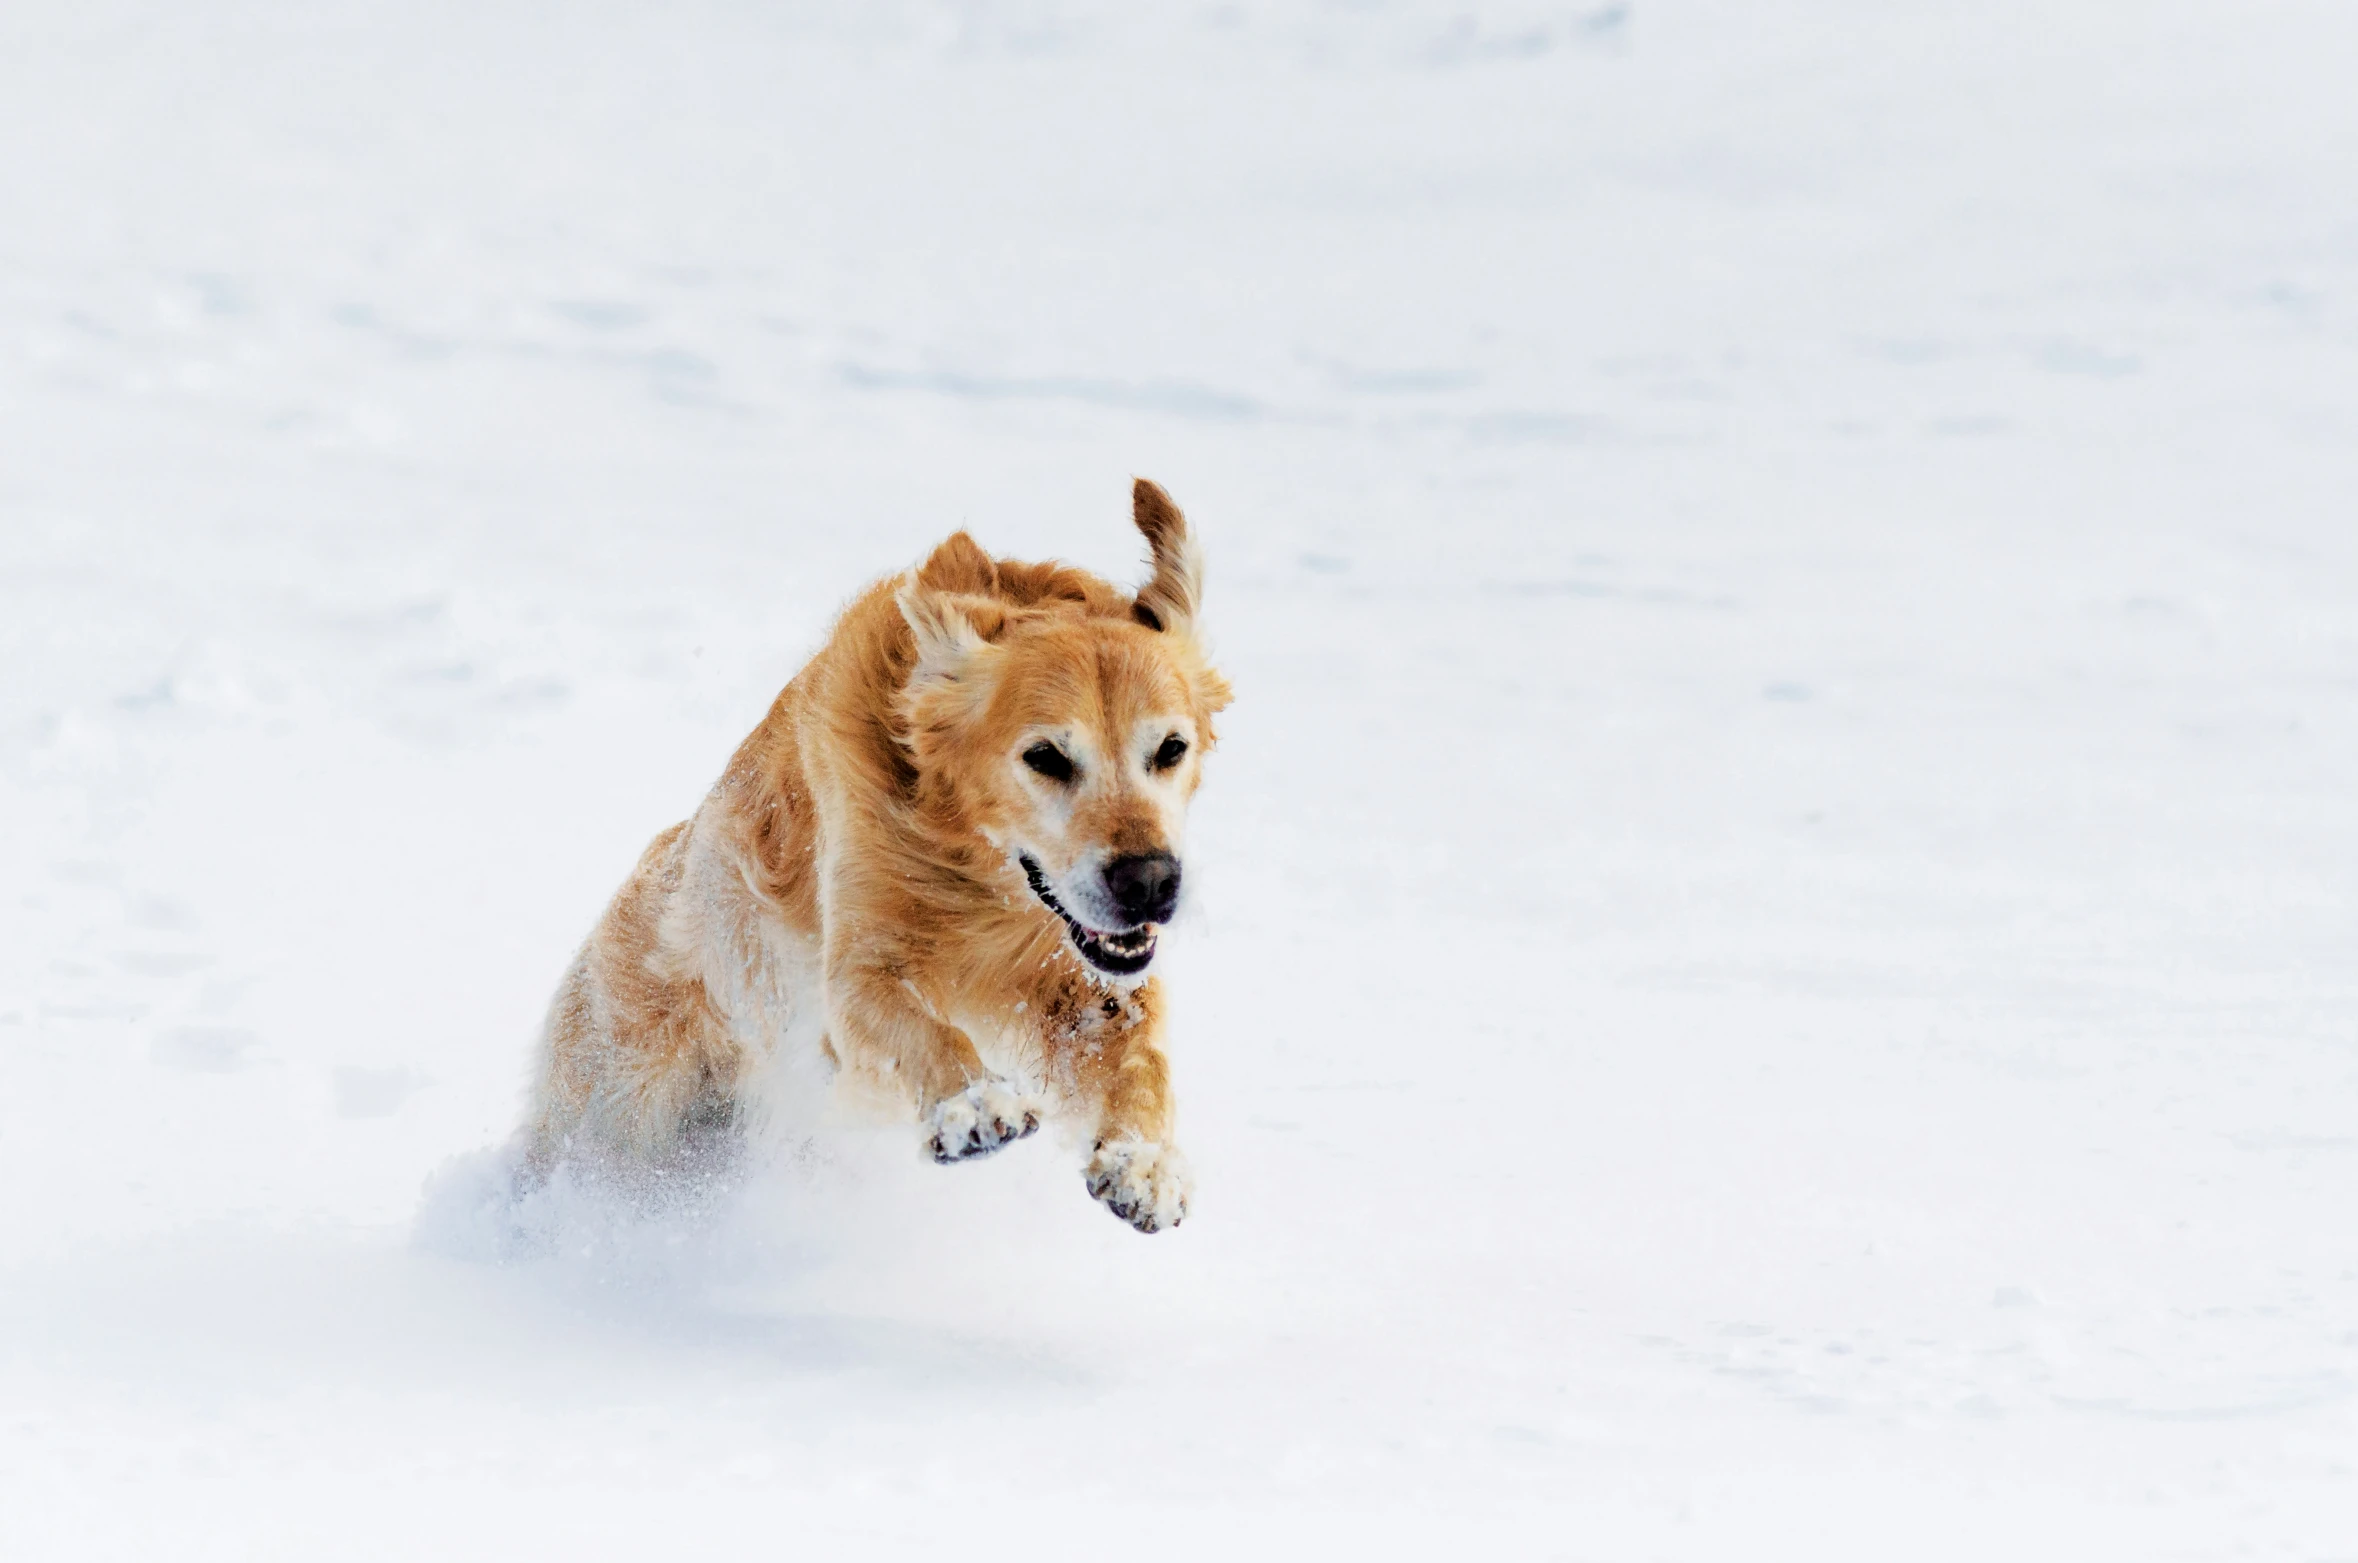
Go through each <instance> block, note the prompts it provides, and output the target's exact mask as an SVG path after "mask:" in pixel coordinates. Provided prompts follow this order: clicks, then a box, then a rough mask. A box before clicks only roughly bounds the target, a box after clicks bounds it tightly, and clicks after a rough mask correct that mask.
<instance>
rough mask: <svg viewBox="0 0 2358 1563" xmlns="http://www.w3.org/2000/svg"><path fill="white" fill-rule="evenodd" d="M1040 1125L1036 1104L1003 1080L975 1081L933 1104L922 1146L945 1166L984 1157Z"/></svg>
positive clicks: (1012, 1142)
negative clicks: (954, 1094)
mask: <svg viewBox="0 0 2358 1563" xmlns="http://www.w3.org/2000/svg"><path fill="white" fill-rule="evenodd" d="M1038 1127H1040V1104H1039V1103H1037V1102H1035V1101H1032V1100H1030V1099H1029V1098H1027V1097H1025V1096H1022V1095H1020V1094H1018V1093H1017V1092H1016V1090H1015V1089H1014V1087H1012V1086H1010V1085H1008V1084H1007V1083H1006V1082H1005V1081H1003V1080H978V1081H976V1082H975V1083H974V1084H973V1085H970V1086H968V1087H967V1088H966V1089H965V1090H963V1091H961V1092H959V1093H958V1094H957V1095H956V1096H952V1097H948V1098H946V1099H944V1100H943V1101H941V1102H938V1103H936V1104H935V1106H934V1109H933V1111H932V1113H931V1114H929V1115H928V1116H927V1118H926V1140H925V1148H926V1149H927V1150H928V1151H931V1152H932V1153H933V1159H934V1160H935V1161H938V1162H941V1163H943V1164H944V1165H947V1164H948V1163H950V1162H953V1161H972V1160H974V1159H975V1158H976V1157H978V1156H988V1155H989V1154H991V1152H993V1151H995V1150H999V1149H1001V1148H1002V1147H1004V1146H1008V1145H1013V1144H1014V1143H1015V1142H1016V1141H1017V1140H1020V1139H1022V1138H1023V1137H1024V1136H1025V1135H1027V1134H1029V1133H1031V1132H1032V1131H1033V1130H1034V1129H1037V1128H1038Z"/></svg>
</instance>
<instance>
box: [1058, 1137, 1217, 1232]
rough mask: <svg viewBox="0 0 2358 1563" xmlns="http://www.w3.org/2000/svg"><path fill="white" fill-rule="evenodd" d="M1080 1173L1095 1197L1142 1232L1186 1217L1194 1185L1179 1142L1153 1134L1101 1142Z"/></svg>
mask: <svg viewBox="0 0 2358 1563" xmlns="http://www.w3.org/2000/svg"><path fill="white" fill-rule="evenodd" d="M1082 1176H1083V1178H1084V1179H1085V1180H1086V1181H1087V1182H1088V1185H1089V1192H1090V1194H1091V1195H1092V1196H1093V1197H1095V1198H1096V1199H1097V1200H1098V1201H1100V1202H1101V1203H1102V1204H1103V1205H1104V1206H1105V1208H1106V1209H1108V1210H1110V1211H1112V1212H1113V1213H1114V1214H1115V1215H1117V1216H1120V1217H1121V1218H1122V1219H1123V1220H1124V1221H1127V1222H1129V1223H1130V1225H1132V1226H1134V1227H1136V1228H1137V1229H1138V1230H1139V1231H1141V1232H1160V1231H1161V1230H1163V1228H1165V1227H1175V1226H1177V1225H1178V1224H1179V1223H1180V1222H1182V1221H1184V1220H1186V1219H1187V1196H1188V1195H1189V1194H1190V1193H1191V1192H1193V1190H1194V1187H1195V1180H1194V1179H1192V1178H1190V1177H1189V1176H1188V1174H1187V1158H1186V1157H1184V1156H1182V1155H1180V1154H1179V1147H1178V1146H1176V1145H1157V1144H1156V1143H1155V1142H1153V1141H1152V1140H1135V1139H1123V1140H1106V1141H1101V1142H1099V1144H1098V1146H1097V1150H1096V1153H1095V1154H1094V1155H1092V1156H1091V1157H1090V1158H1089V1166H1088V1170H1087V1171H1086V1172H1084V1173H1083V1174H1082Z"/></svg>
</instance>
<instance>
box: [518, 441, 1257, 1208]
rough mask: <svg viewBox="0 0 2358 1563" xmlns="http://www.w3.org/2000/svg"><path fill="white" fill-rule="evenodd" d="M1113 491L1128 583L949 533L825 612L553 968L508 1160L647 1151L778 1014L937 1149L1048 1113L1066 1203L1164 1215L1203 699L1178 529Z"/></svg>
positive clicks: (653, 1159)
mask: <svg viewBox="0 0 2358 1563" xmlns="http://www.w3.org/2000/svg"><path fill="white" fill-rule="evenodd" d="M1131 497H1132V509H1133V515H1134V519H1135V520H1136V523H1137V526H1138V530H1139V531H1140V532H1142V533H1144V534H1145V536H1146V542H1147V547H1148V550H1149V558H1150V562H1151V565H1152V575H1151V576H1150V578H1149V579H1148V580H1147V582H1146V584H1145V585H1144V586H1143V587H1141V588H1140V589H1139V590H1138V592H1137V593H1136V594H1135V595H1133V594H1132V593H1130V592H1127V591H1124V590H1122V589H1121V588H1119V587H1117V586H1114V585H1112V584H1111V583H1109V582H1107V581H1104V580H1101V579H1099V578H1098V577H1096V576H1094V575H1090V574H1088V573H1086V572H1084V571H1081V570H1077V569H1073V568H1071V567H1069V566H1065V565H1060V564H1055V563H1047V564H1027V563H1023V562H1021V561H1018V560H1013V559H993V558H992V557H991V556H990V555H988V554H986V553H984V552H983V550H982V549H981V548H980V547H979V546H977V545H976V543H975V541H974V539H972V538H971V537H969V536H967V535H966V534H965V533H964V532H959V533H956V534H954V535H953V536H952V537H951V538H950V539H949V540H948V541H947V542H945V543H943V544H942V545H941V546H940V547H939V548H936V549H935V550H934V551H933V554H932V556H931V557H929V558H928V559H927V560H926V561H925V562H924V563H923V564H922V565H920V566H918V567H917V568H916V569H914V570H911V571H908V572H907V573H906V574H904V575H902V576H899V577H895V578H888V579H886V580H883V581H880V582H878V583H877V584H876V585H875V586H873V587H871V588H869V589H868V591H867V592H865V593H864V594H863V595H861V596H860V597H859V598H858V599H857V600H856V601H854V602H853V603H852V605H851V606H850V607H849V608H848V609H846V610H845V612H844V613H843V616H842V617H841V618H840V619H839V620H838V621H837V622H836V625H835V628H834V630H833V633H832V634H831V635H830V637H829V639H828V641H827V644H826V646H825V647H824V648H823V649H822V650H821V651H820V652H819V654H818V655H817V656H815V657H813V658H812V659H811V661H810V663H809V664H808V665H807V666H806V667H804V668H803V670H802V671H801V672H800V673H798V674H796V675H795V677H794V679H793V681H792V682H790V683H789V684H787V686H786V688H785V690H784V691H783V692H782V693H781V694H780V695H779V696H778V698H777V700H776V702H775V703H774V704H773V705H772V706H771V707H770V710H769V714H768V716H767V717H765V718H764V719H763V721H762V723H761V725H760V726H759V727H757V728H755V729H754V731H753V734H752V736H750V737H749V738H747V739H746V740H745V742H744V743H743V744H742V745H740V746H739V748H738V750H737V752H736V754H735V756H734V757H733V758H732V759H731V760H730V762H729V766H728V769H727V770H726V771H725V772H724V773H723V774H722V776H721V779H720V781H719V782H718V783H717V784H715V785H714V787H713V789H712V791H711V792H710V793H708V794H707V795H706V796H705V799H704V802H703V805H702V806H701V807H700V808H698V809H697V811H696V813H695V815H694V817H693V818H691V819H688V820H686V821H684V822H683V823H681V824H678V825H674V826H672V827H671V828H670V829H669V830H666V831H665V832H663V834H661V835H659V836H657V837H656V838H655V840H654V841H653V843H652V844H650V845H649V846H648V848H647V850H646V852H645V853H644V854H643V855H642V856H641V857H640V859H639V863H638V867H637V869H636V870H634V871H633V873H632V874H631V876H630V879H629V880H628V882H626V883H625V884H624V885H623V887H622V889H621V891H620V892H619V893H617V894H616V896H615V897H614V900H613V902H612V904H611V905H609V906H608V907H607V908H606V913H605V916H604V917H603V918H602V919H601V920H600V921H599V923H598V926H597V928H596V930H595V931H594V932H592V933H591V935H590V937H589V940H588V942H587V943H586V944H584V945H583V946H582V948H581V951H580V953H579V954H578V955H577V956H576V957H575V958H574V961H573V964H572V966H571V968H570V969H569V970H568V971H567V973H566V975H565V980H564V982H563V983H562V985H561V986H560V987H559V988H558V991H557V995H556V998H555V1000H554V1001H553V1002H552V1003H551V1005H550V1008H549V1014H548V1020H547V1024H546V1028H545V1031H544V1034H543V1037H542V1044H541V1050H540V1055H539V1066H538V1071H537V1080H536V1083H535V1087H534V1092H533V1107H532V1113H531V1117H530V1120H529V1122H528V1123H527V1125H526V1128H525V1131H524V1166H525V1169H526V1173H527V1176H528V1177H531V1178H535V1179H538V1178H545V1177H546V1176H547V1175H548V1174H549V1172H550V1171H551V1170H552V1169H553V1168H554V1167H555V1166H556V1165H557V1164H558V1163H560V1162H561V1161H563V1160H564V1159H566V1158H567V1157H569V1156H576V1155H583V1156H593V1157H601V1158H615V1157H620V1158H623V1159H625V1160H626V1161H636V1162H639V1163H642V1164H647V1165H659V1164H661V1163H662V1161H663V1159H664V1158H665V1157H667V1156H670V1155H674V1154H676V1153H677V1152H678V1150H679V1147H680V1146H681V1145H682V1144H683V1142H684V1141H685V1140H686V1139H688V1138H689V1137H690V1136H692V1135H693V1134H694V1133H695V1132H696V1131H697V1130H698V1129H699V1128H700V1127H701V1128H710V1127H713V1126H716V1125H728V1124H730V1123H731V1122H733V1121H735V1120H737V1119H738V1118H739V1116H740V1112H741V1109H742V1107H743V1106H744V1105H745V1103H744V1098H745V1096H746V1094H747V1093H748V1091H749V1090H750V1089H751V1081H752V1080H753V1079H754V1077H755V1076H756V1074H757V1072H758V1071H759V1070H760V1068H761V1066H763V1065H764V1064H766V1063H768V1062H769V1061H771V1060H772V1059H773V1058H774V1057H775V1056H776V1054H777V1052H778V1050H779V1049H780V1047H781V1046H782V1042H783V1039H784V1038H785V1037H786V1036H787V1035H788V1033H789V1031H790V1029H791V1028H792V1027H793V1026H794V1025H795V1024H796V1023H797V1020H798V1017H799V1018H802V1019H807V1020H809V1021H811V1022H813V1023H814V1024H815V1029H817V1030H818V1032H819V1035H818V1042H817V1046H818V1049H819V1052H820V1053H821V1054H822V1055H823V1056H824V1059H825V1061H826V1063H827V1064H828V1065H830V1066H832V1071H833V1073H834V1074H835V1075H836V1076H837V1077H839V1078H840V1077H845V1076H849V1077H854V1078H856V1079H857V1080H858V1081H860V1082H862V1083H863V1084H864V1085H865V1086H867V1087H868V1088H869V1089H870V1090H871V1091H873V1090H876V1089H881V1090H882V1091H884V1092H885V1093H886V1094H887V1095H888V1096H889V1097H890V1098H891V1099H894V1100H897V1101H898V1102H900V1103H902V1104H904V1105H905V1106H906V1108H907V1109H908V1110H909V1111H911V1112H913V1113H914V1115H915V1117H916V1120H917V1122H918V1124H919V1125H920V1133H921V1136H922V1144H923V1146H924V1148H925V1149H926V1150H927V1151H928V1152H929V1153H930V1154H931V1155H932V1157H933V1158H934V1160H936V1161H939V1162H944V1163H949V1162H958V1161H971V1160H974V1159H975V1158H977V1157H982V1156H988V1155H990V1154H992V1153H993V1152H995V1151H998V1150H1001V1149H1003V1148H1004V1147H1006V1146H1008V1145H1010V1144H1012V1143H1013V1142H1015V1141H1017V1140H1020V1139H1022V1138H1024V1137H1025V1136H1026V1135H1029V1134H1031V1133H1032V1132H1033V1131H1034V1130H1036V1129H1037V1128H1039V1126H1040V1124H1041V1122H1042V1120H1043V1119H1044V1118H1049V1117H1054V1118H1056V1119H1057V1120H1059V1121H1060V1122H1062V1123H1064V1124H1067V1125H1069V1126H1072V1127H1075V1128H1077V1129H1079V1130H1080V1131H1082V1133H1081V1139H1082V1141H1083V1142H1084V1143H1085V1144H1087V1145H1088V1147H1089V1155H1088V1162H1087V1166H1086V1169H1085V1171H1084V1179H1085V1182H1086V1184H1087V1187H1088V1190H1089V1192H1090V1194H1092V1195H1093V1196H1095V1197H1096V1198H1097V1199H1098V1200H1099V1201H1100V1202H1102V1203H1103V1204H1104V1205H1105V1206H1106V1207H1107V1208H1108V1209H1110V1210H1112V1211H1113V1213H1114V1214H1115V1215H1117V1216H1119V1217H1121V1218H1122V1219H1123V1220H1124V1221H1127V1222H1128V1223H1130V1225H1132V1226H1134V1227H1136V1228H1137V1229H1138V1230H1139V1231H1141V1232H1159V1231H1161V1230H1162V1229H1164V1228H1166V1227H1174V1226H1177V1225H1178V1224H1179V1222H1180V1221H1181V1220H1182V1219H1183V1218H1184V1217H1185V1216H1186V1214H1187V1201H1188V1191H1189V1181H1188V1173H1187V1166H1186V1162H1185V1159H1184V1158H1183V1157H1182V1156H1181V1155H1180V1152H1179V1149H1178V1147H1177V1145H1176V1144H1175V1143H1173V1139H1172V1127H1173V1123H1172V1120H1173V1102H1172V1095H1171V1071H1170V1065H1169V1063H1168V1061H1167V1060H1166V1059H1165V1057H1164V1054H1163V999H1162V993H1161V989H1160V986H1159V984H1158V983H1157V982H1156V981H1155V979H1154V978H1153V977H1152V976H1151V975H1150V973H1151V970H1152V967H1153V963H1154V957H1155V949H1156V944H1157V941H1158V939H1159V938H1160V935H1161V933H1162V930H1163V928H1164V926H1165V925H1166V924H1168V923H1169V922H1170V920H1171V917H1172V914H1173V912H1174V911H1175V909H1176V908H1177V907H1178V904H1179V893H1180V880H1181V857H1180V845H1181V826H1182V824H1183V822H1184V819H1185V815H1186V811H1187V805H1188V802H1189V800H1190V799H1191V798H1192V797H1193V796H1194V794H1195V790H1196V787H1197V785H1198V784H1199V783H1200V782H1201V780H1202V777H1203V770H1202V766H1203V759H1204V756H1205V754H1206V753H1207V752H1208V751H1209V750H1210V749H1211V748H1212V745H1213V730H1212V718H1213V716H1214V714H1215V713H1217V712H1218V711H1219V710H1221V708H1222V707H1224V706H1226V705H1227V704H1228V700H1229V689H1228V685H1227V682H1226V681H1225V680H1224V679H1222V678H1221V676H1220V674H1219V673H1218V672H1216V671H1214V669H1213V668H1212V666H1211V665H1210V663H1209V662H1208V661H1207V660H1206V658H1205V654H1204V651H1203V647H1202V645H1201V643H1200V642H1199V640H1198V639H1197V633H1196V626H1197V615H1198V610H1199V607H1200V605H1201V603H1202V600H1203V559H1202V554H1201V551H1200V550H1199V549H1198V547H1197V546H1196V541H1195V538H1194V535H1193V533H1192V532H1191V531H1190V530H1189V528H1188V525H1187V521H1186V518H1185V517H1184V516H1182V515H1181V514H1180V512H1179V509H1178V507H1177V506H1176V505H1174V504H1173V503H1172V502H1171V499H1170V496H1169V495H1167V494H1165V493H1164V492H1163V491H1162V490H1161V489H1160V488H1158V487H1156V486H1155V485H1154V484H1152V483H1149V482H1147V481H1146V480H1144V479H1140V480H1138V482H1137V484H1136V486H1135V488H1134V490H1133V492H1132V496H1131Z"/></svg>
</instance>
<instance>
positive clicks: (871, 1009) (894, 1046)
mask: <svg viewBox="0 0 2358 1563" xmlns="http://www.w3.org/2000/svg"><path fill="white" fill-rule="evenodd" d="M827 1009H828V1035H829V1039H830V1041H831V1043H832V1045H833V1046H834V1048H835V1049H836V1052H837V1056H838V1057H839V1058H840V1059H841V1060H842V1061H843V1062H845V1063H847V1064H851V1065H854V1066H856V1067H864V1068H865V1069H866V1070H867V1071H868V1072H870V1073H872V1074H878V1075H886V1076H890V1077H892V1078H894V1079H896V1080H898V1081H900V1082H901V1083H902V1084H903V1085H904V1086H905V1087H906V1088H907V1089H908V1090H909V1092H910V1093H911V1095H912V1096H913V1098H914V1099H915V1104H916V1108H917V1116H918V1121H919V1123H920V1124H921V1125H922V1126H923V1128H924V1131H925V1141H924V1143H925V1148H926V1149H927V1150H928V1151H929V1152H931V1153H932V1156H933V1159H934V1160H935V1161H938V1162H945V1163H946V1162H953V1161H969V1160H972V1159H973V1158H975V1157H978V1156H988V1155H990V1154H991V1152H993V1151H995V1150H998V1149H1000V1148H1002V1147H1003V1146H1007V1145H1011V1144H1013V1143H1014V1142H1015V1141H1017V1140H1020V1139H1022V1138H1023V1137H1024V1136H1025V1135H1027V1134H1030V1133H1031V1132H1032V1131H1033V1130H1035V1129H1037V1128H1039V1127H1040V1105H1039V1103H1037V1102H1035V1101H1032V1100H1030V1099H1028V1098H1026V1097H1025V1096H1023V1095H1022V1094H1021V1093H1020V1092H1018V1091H1016V1090H1015V1089H1014V1088H1013V1087H1012V1086H1010V1085H1009V1084H1008V1083H1007V1082H1006V1081H1004V1080H1001V1079H999V1078H998V1077H997V1076H995V1075H993V1074H992V1073H991V1072H990V1071H989V1070H987V1069H985V1068H984V1067H983V1061H982V1058H981V1056H980V1055H979V1054H977V1053H976V1052H975V1050H974V1044H973V1043H972V1042H971V1041H969V1040H968V1039H967V1036H966V1033H964V1032H963V1031H960V1030H959V1029H958V1028H957V1027H956V1026H953V1025H950V1024H948V1023H947V1022H945V1021H943V1020H942V1019H941V1018H940V1017H939V1016H938V1015H936V1014H934V1013H933V1011H932V1006H931V1005H930V1004H928V1003H927V1002H926V1001H925V999H924V998H923V996H922V995H920V994H919V993H918V992H917V991H916V990H915V989H914V988H913V987H912V986H911V985H910V984H909V982H908V981H907V980H906V979H905V978H901V977H897V976H895V975H893V974H892V973H891V972H890V971H887V970H879V969H877V968H874V967H868V966H862V965H860V964H858V963H856V962H851V961H845V962H841V963H836V962H830V963H829V969H828V973H827Z"/></svg>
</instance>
